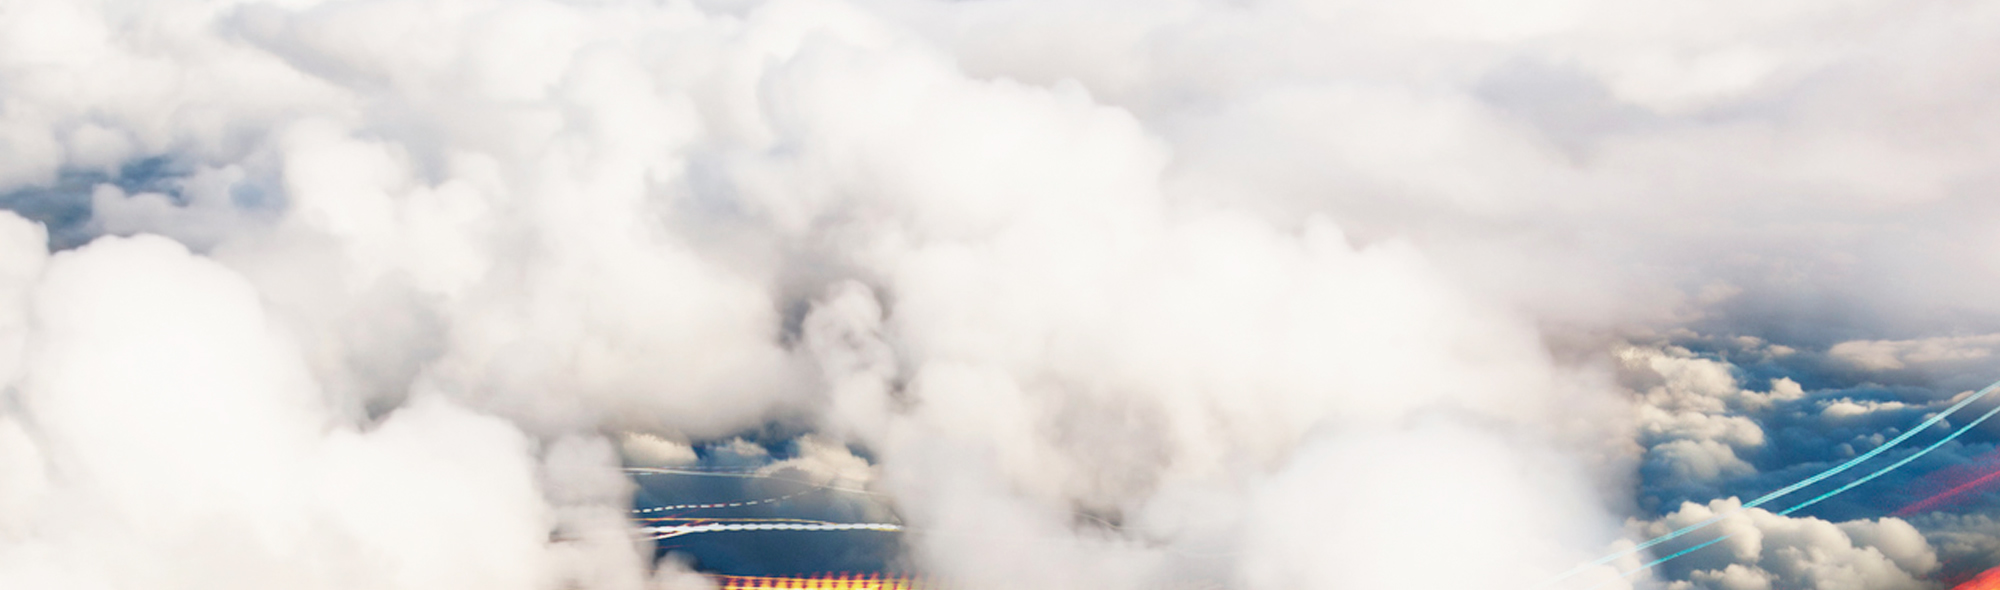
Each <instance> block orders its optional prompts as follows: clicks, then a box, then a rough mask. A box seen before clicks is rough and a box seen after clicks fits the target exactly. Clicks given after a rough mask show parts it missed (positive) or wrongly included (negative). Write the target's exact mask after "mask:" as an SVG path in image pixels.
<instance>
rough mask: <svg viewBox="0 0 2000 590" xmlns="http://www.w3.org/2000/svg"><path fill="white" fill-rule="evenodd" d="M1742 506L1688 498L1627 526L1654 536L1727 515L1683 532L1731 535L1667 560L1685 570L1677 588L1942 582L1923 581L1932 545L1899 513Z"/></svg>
mask: <svg viewBox="0 0 2000 590" xmlns="http://www.w3.org/2000/svg"><path fill="white" fill-rule="evenodd" d="M1741 508H1742V503H1741V502H1740V501H1737V500H1736V499H1734V498H1729V499H1722V500H1715V501H1712V502H1709V503H1708V504H1706V505H1703V504H1694V503H1688V504H1684V505H1682V506H1681V507H1680V510H1677V511H1675V512H1673V513H1670V514H1667V515H1666V516H1665V517H1662V518H1661V519H1659V520H1657V521H1653V522H1644V523H1638V522H1635V523H1633V525H1632V526H1633V527H1634V528H1635V529H1636V532H1638V533H1639V535H1640V536H1644V537H1651V536H1657V535H1663V534H1666V533H1669V532H1672V531H1675V530H1678V529H1681V528H1683V527H1686V526H1689V525H1693V524H1696V523H1699V522H1703V521H1706V520H1708V519H1709V518H1711V517H1714V516H1716V515H1719V514H1729V515H1730V516H1728V517H1727V518H1724V519H1723V520H1722V521H1721V522H1719V523H1716V524H1715V525H1712V526H1710V527H1709V528H1707V529H1705V530H1704V531H1703V532H1700V533H1695V534H1691V535H1689V536H1688V537H1687V539H1690V540H1695V539H1698V541H1682V542H1681V543H1682V545H1684V546H1686V545H1693V544H1694V543H1696V542H1700V541H1706V540H1708V539H1712V538H1715V537H1717V536H1721V535H1728V536H1729V538H1728V539H1726V540H1724V541H1722V542H1720V543H1717V544H1715V545H1713V546H1710V547H1707V548H1704V549H1702V550H1700V551H1697V552H1694V553H1690V554H1688V556H1687V557H1686V558H1684V559H1682V560H1680V561H1678V562H1673V563H1672V565H1670V566H1667V567H1671V568H1673V569H1675V570H1680V571H1682V572H1685V573H1684V574H1683V575H1685V579H1681V580H1678V581H1674V582H1672V583H1670V584H1666V587H1667V588H1672V589H1675V590H1682V589H1687V590H1692V589H1696V588H1704V589H1715V590H1757V589H1762V590H1793V589H1806V588H1855V589H1860V588H1870V589H1873V588H1883V589H1919V588H1936V587H1939V586H1938V585H1937V584H1936V583H1935V582H1929V581H1926V580H1925V576H1926V575H1927V574H1929V573H1931V572H1933V571H1935V570H1936V569H1937V568H1938V557H1937V552H1936V551H1935V550H1933V549H1932V548H1931V546H1930V544H1929V543H1928V542H1927V541H1926V540H1925V539H1924V536H1923V534H1922V533H1919V532H1918V531H1917V529H1916V527H1913V526H1910V524H1909V523H1907V522H1904V521H1902V520H1900V519H1896V518H1882V519H1878V520H1854V521H1848V522H1841V523H1832V522H1827V521H1824V520H1820V519H1816V518H1809V517H1808V518H1792V517H1786V516H1779V515H1776V514H1773V513H1771V512H1768V511H1765V510H1763V509H1761V508H1751V509H1749V510H1741ZM1739 510H1741V511H1740V512H1739Z"/></svg>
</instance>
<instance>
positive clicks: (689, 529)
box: [639, 521, 903, 540]
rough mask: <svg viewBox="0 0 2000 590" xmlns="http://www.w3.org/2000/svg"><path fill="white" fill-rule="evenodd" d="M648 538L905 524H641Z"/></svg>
mask: <svg viewBox="0 0 2000 590" xmlns="http://www.w3.org/2000/svg"><path fill="white" fill-rule="evenodd" d="M639 530H640V532H643V533H646V534H647V535H648V536H647V538H648V539H654V540H658V539H667V538H672V537H678V536H681V535H693V534H699V533H728V532H746V531H882V532H899V531H902V530H903V525H900V524H896V523H891V522H825V521H790V522H704V523H697V524H680V525H667V526H649V527H641V528H640V529H639Z"/></svg>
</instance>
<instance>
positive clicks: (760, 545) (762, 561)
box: [629, 449, 908, 576]
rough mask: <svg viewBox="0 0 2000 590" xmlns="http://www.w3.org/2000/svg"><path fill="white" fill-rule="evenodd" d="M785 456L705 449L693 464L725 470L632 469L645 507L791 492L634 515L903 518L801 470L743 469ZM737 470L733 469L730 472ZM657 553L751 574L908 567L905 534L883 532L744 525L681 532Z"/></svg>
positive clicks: (636, 502)
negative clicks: (811, 479)
mask: <svg viewBox="0 0 2000 590" xmlns="http://www.w3.org/2000/svg"><path fill="white" fill-rule="evenodd" d="M781 457H782V449H780V454H779V456H778V457H764V458H759V459H754V460H745V459H743V458H737V457H729V456H726V455H724V454H718V453H709V452H704V453H703V460H702V461H701V463H700V464H697V465H691V466H688V467H690V468H692V469H693V470H718V471H723V472H725V473H716V474H712V475H697V474H685V473H631V474H629V475H630V477H631V478H632V480H633V481H634V483H636V484H637V485H638V489H637V491H635V492H634V494H633V508H634V509H635V510H645V509H649V508H656V507H661V506H679V505H686V504H712V503H730V502H756V501H762V500H770V499H774V498H781V497H785V496H792V497H790V498H787V499H784V500H781V501H775V502H763V503H758V504H755V505H750V506H739V507H728V508H683V509H676V510H670V511H651V512H643V513H639V514H635V515H634V516H635V517H638V518H641V519H642V520H640V524H641V525H642V526H644V525H647V524H651V523H649V522H648V521H646V520H643V519H644V518H646V517H660V516H672V517H686V518H703V519H709V518H713V519H774V518H775V519H805V520H815V521H827V522H842V523H863V522H876V523H880V522H897V519H896V518H895V516H894V514H893V512H892V511H891V510H889V509H888V507H887V506H885V505H884V504H883V502H882V501H881V500H880V499H878V498H876V497H874V496H871V495H868V494H863V493H857V492H851V491H843V490H837V489H830V488H824V487H816V486H814V485H812V484H810V483H805V481H804V480H807V479H808V478H807V477H806V475H805V474H804V473H800V472H796V471H780V472H776V473H772V474H769V475H770V476H771V477H744V476H742V475H743V474H742V473H741V472H743V471H748V470H751V469H754V467H756V466H757V465H758V464H759V463H767V462H769V461H771V460H774V459H778V458H781ZM731 472H733V473H731ZM658 543H659V545H658V547H657V548H656V549H655V555H654V557H655V558H656V559H657V558H659V557H664V556H666V555H667V554H669V553H680V554H682V555H683V556H685V557H688V558H690V559H691V560H692V561H693V565H694V567H695V569H697V570H700V571H705V572H711V573H724V574H732V575H747V576H795V575H803V574H817V573H825V572H885V573H908V572H907V571H906V569H905V568H904V567H903V565H902V560H901V559H900V556H901V555H902V554H903V546H902V538H901V535H900V534H899V533H894V532H881V531H737V532H710V533H697V534H688V535H681V536H677V537H671V538H667V539H662V540H660V541H659V542H658Z"/></svg>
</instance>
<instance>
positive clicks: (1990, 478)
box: [1893, 449, 2000, 516]
mask: <svg viewBox="0 0 2000 590" xmlns="http://www.w3.org/2000/svg"><path fill="white" fill-rule="evenodd" d="M1968 463H1970V464H1971V465H1969V466H1967V468H1966V469H1965V471H1964V472H1960V473H1958V474H1946V476H1945V477H1944V478H1943V479H1944V480H1945V481H1947V482H1948V481H1950V480H1953V479H1957V480H1960V483H1958V484H1957V485H1952V487H1951V488H1950V489H1947V490H1945V491H1942V492H1938V493H1935V494H1932V495H1931V496H1930V497H1927V498H1924V499H1922V500H1918V501H1915V502H1911V503H1910V504H1909V505H1907V506H1904V507H1902V508H1898V509H1896V512H1894V513H1893V514H1895V515H1896V516H1909V515H1912V514H1916V513H1918V512H1921V511H1925V510H1929V509H1931V508H1932V507H1934V506H1937V505H1938V504H1942V503H1944V502H1947V501H1950V500H1953V499H1955V498H1957V497H1958V496H1960V495H1963V494H1965V493H1966V492H1970V491H1973V490H1977V489H1979V488H1981V487H1984V486H1985V485H1986V484H1989V483H1994V482H2000V449H1995V450H1993V451H1988V452H1987V453H1986V454H1985V455H1982V456H1980V457H1979V458H1978V459H1975V460H1973V461H1968ZM1944 471H1947V470H1940V472H1939V473H1943V472H1944ZM1980 471H1986V472H1987V473H1986V474H1985V475H1982V476H1979V477H1975V478H1972V479H1971V480H1965V479H1964V475H1963V474H1964V473H1965V472H1971V473H1978V472H1980ZM1939 473H1933V474H1932V475H1931V476H1929V477H1926V478H1925V479H1936V478H1937V476H1938V475H1939ZM1930 489H1933V490H1934V489H1937V486H1935V485H1934V486H1932V487H1930Z"/></svg>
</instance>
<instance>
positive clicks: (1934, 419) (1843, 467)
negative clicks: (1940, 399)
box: [1540, 381, 2000, 587]
mask: <svg viewBox="0 0 2000 590" xmlns="http://www.w3.org/2000/svg"><path fill="white" fill-rule="evenodd" d="M1995 389H2000V381H1996V382H1994V383H1993V384H1991V385H1987V386H1986V387H1985V388H1983V389H1980V390H1979V391H1978V392H1977V393H1974V394H1972V395H1970V396H1967V397H1966V398H1965V399H1963V400H1959V402H1958V403H1955V404H1952V406H1951V407H1950V408H1946V409H1945V411H1943V412H1939V413H1938V414H1937V415H1935V416H1931V417H1930V418H1928V419H1926V420H1924V421H1923V422H1922V423H1920V424H1918V425H1917V426H1916V427H1914V428H1911V429H1910V430H1909V431H1908V432H1904V433H1903V434H1901V435H1899V436H1897V437H1896V438H1894V439H1890V440H1889V442H1886V443H1883V444H1882V445H1880V446H1877V447H1875V448H1874V449H1872V450H1870V451H1868V452H1867V453H1863V454H1861V455H1860V456H1858V457H1855V458H1853V459H1849V460H1847V461H1846V462H1844V463H1841V464H1839V465H1836V466H1834V467H1833V468H1831V469H1827V470H1826V471H1822V472H1820V473H1819V474H1818V475H1814V476H1812V477H1808V478H1806V479H1804V480H1802V481H1799V482H1798V483H1794V484H1792V485H1789V486H1785V487H1784V488H1783V489H1780V490H1778V491H1775V492H1771V493H1768V494H1764V495H1763V496H1760V497H1758V498H1757V499H1755V500H1751V501H1749V502H1747V503H1744V504H1743V505H1742V506H1740V507H1737V508H1736V509H1734V510H1730V511H1728V512H1723V513H1720V514H1716V515H1715V516H1712V517H1709V518H1708V519H1706V520H1703V521H1701V522H1697V523H1694V524H1691V525H1688V526H1686V527H1682V528H1681V529H1680V530H1676V531H1674V532H1671V533H1667V534H1665V535H1660V536H1658V537H1654V538H1652V539H1649V540H1647V541H1646V542H1643V543H1639V544H1637V545H1634V546H1632V547H1630V548H1627V549H1624V550H1622V551H1617V552H1613V553H1612V554H1610V555H1606V556H1604V557H1601V558H1598V559H1597V560H1596V561H1592V562H1590V563H1587V564H1583V565H1579V566H1577V567H1575V568H1572V569H1570V570H1569V571H1567V572H1563V573H1562V574H1560V575H1557V576H1555V577H1553V578H1549V579H1548V580H1547V581H1544V582H1542V583H1541V585H1540V587H1547V586H1550V585H1553V584H1556V583H1558V582H1561V581H1563V580H1567V579H1569V578H1570V577H1572V576H1575V575H1577V574H1580V573H1583V572H1586V571H1589V570H1590V569H1591V568H1595V567H1598V566H1602V565H1605V564H1608V563H1611V562H1612V561H1613V560H1616V559H1618V558H1621V557H1624V556H1627V555H1631V554H1633V553H1637V552H1639V551H1642V550H1645V549H1647V548H1649V547H1652V546H1654V545H1658V544H1661V543H1665V542H1667V541H1672V540H1674V539H1678V538H1681V537H1682V536H1685V535H1687V534H1688V533H1692V532H1695V531H1698V530H1701V529H1703V528H1707V527H1708V526H1709V525H1712V524H1715V523H1718V522H1722V519H1725V518H1728V517H1730V516H1734V515H1736V514H1737V513H1739V512H1742V511H1745V510H1749V509H1751V508H1756V507H1758V506H1762V505H1764V504H1765V503H1768V502H1770V501H1772V500H1776V499H1778V498H1780V497H1783V496H1785V495H1786V494H1790V493H1792V492H1796V491H1799V490H1800V489H1804V488H1805V487H1806V486H1810V485H1812V484H1815V483H1819V482H1820V481H1822V480H1825V479H1826V478H1829V477H1833V476H1835V475H1839V474H1840V473H1841V472H1844V471H1847V470H1849V469H1853V468H1854V466H1856V465H1860V464H1861V463H1862V462H1863V461H1867V460H1869V459H1873V458H1875V456H1877V455H1880V454H1882V453H1884V452H1887V451H1888V450H1889V449H1892V448H1895V447H1896V445H1900V444H1902V443H1903V441H1906V440H1909V439H1910V438H1911V437H1914V436H1916V435H1917V433H1919V432H1923V431H1924V430H1927V429H1929V428H1930V427H1931V426H1933V425H1936V424H1937V423H1938V422H1941V421H1943V420H1944V419H1945V418H1946V417H1948V416H1950V415H1952V413H1954V412H1957V411H1959V410H1960V409H1963V408H1965V406H1968V405H1971V404H1972V403H1973V402H1975V401H1978V400H1979V399H1980V398H1984V397H1986V396H1987V394H1990V393H1993V391H1994V390H1995ZM1996 411H2000V408H1996ZM1992 415H1993V412H1988V413H1987V415H1986V416H1982V417H1980V419H1979V420H1976V421H1974V422H1973V425H1976V424H1978V422H1979V421H1983V420H1985V419H1986V418H1987V417H1990V416H1992ZM1970 427H1971V425H1968V426H1967V427H1965V428H1960V429H1958V430H1957V431H1955V432H1953V433H1952V434H1951V435H1950V436H1948V437H1946V438H1945V439H1944V440H1946V441H1948V440H1951V439H1953V438H1957V437H1958V435H1959V434H1961V433H1963V432H1965V431H1966V430H1968V429H1970ZM1943 442H1944V441H1939V442H1938V443H1936V444H1933V445H1932V446H1931V447H1928V448H1926V449H1924V450H1923V451H1920V452H1919V453H1918V455H1916V456H1921V455H1922V454H1923V453H1928V452H1930V449H1932V448H1936V447H1937V445H1938V444H1943ZM1914 457H1915V456H1913V457H1911V458H1914ZM1911 458H1906V459H1904V460H1903V461H1900V462H1898V463H1896V464H1895V465H1891V466H1890V467H1889V468H1887V469H1884V470H1880V471H1877V472H1875V473H1874V474H1870V475H1869V476H1868V477H1865V478H1862V479H1861V480H1860V481H1857V482H1854V483H1850V484H1848V485H1847V486H1843V487H1841V488H1840V489H1838V490H1835V491H1833V492H1830V493H1828V494H1824V495H1822V496H1820V497H1818V498H1814V499H1812V500H1808V501H1806V502H1805V503H1803V504H1800V505H1798V506H1794V507H1792V508H1790V509H1787V510H1786V511H1785V512H1784V513H1785V514H1790V513H1791V511H1792V510H1797V509H1800V508H1804V507H1806V506H1810V505H1812V504H1814V503H1817V502H1819V501H1820V500H1824V499H1826V498H1830V497H1833V495H1834V494H1838V493H1840V492H1844V491H1847V490H1848V489H1851V488H1853V487H1854V486H1855V485H1859V484H1860V483H1861V482H1865V481H1867V480H1870V479H1874V478H1875V477H1877V476H1879V475H1881V474H1882V473H1886V472H1887V471H1888V470H1889V469H1894V468H1896V467H1899V466H1901V465H1903V464H1904V463H1908V462H1909V461H1910V459H1911ZM1718 540H1719V539H1718ZM1711 543H1712V542H1711ZM1702 546H1706V545H1702ZM1682 554H1685V552H1683V553H1681V554H1675V555H1673V556H1670V557H1669V558H1668V559H1671V558H1672V557H1679V556H1680V555H1682ZM1646 567H1651V564H1649V565H1647V566H1646ZM1643 569H1645V568H1643V567H1642V568H1640V569H1639V570H1633V571H1634V572H1637V571H1642V570H1643ZM1620 577H1623V576H1620Z"/></svg>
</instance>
